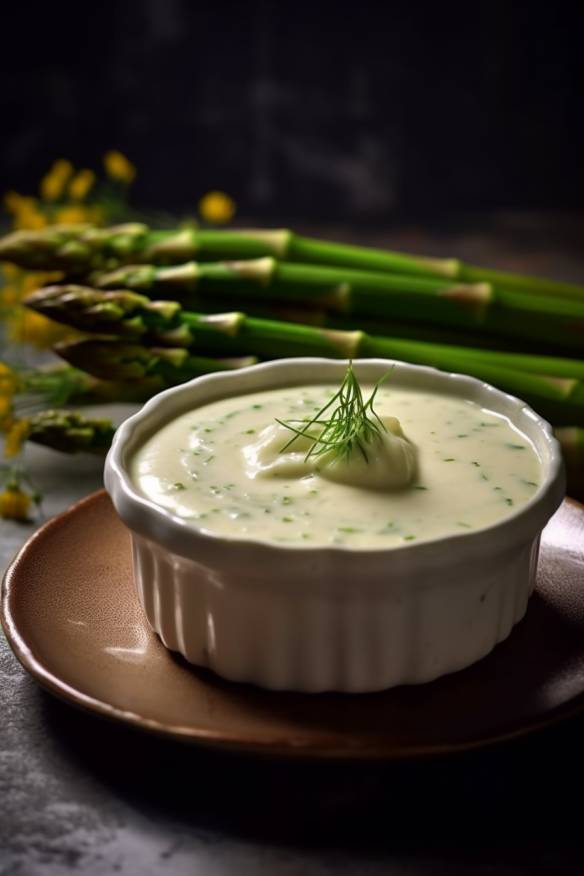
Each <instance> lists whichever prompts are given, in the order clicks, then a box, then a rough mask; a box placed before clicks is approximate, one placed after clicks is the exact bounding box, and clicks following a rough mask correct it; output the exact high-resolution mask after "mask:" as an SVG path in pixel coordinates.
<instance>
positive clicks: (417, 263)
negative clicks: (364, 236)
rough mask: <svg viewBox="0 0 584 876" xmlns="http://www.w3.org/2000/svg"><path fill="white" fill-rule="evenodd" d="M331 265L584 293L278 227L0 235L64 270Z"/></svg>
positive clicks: (26, 264) (29, 262)
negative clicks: (250, 262)
mask: <svg viewBox="0 0 584 876" xmlns="http://www.w3.org/2000/svg"><path fill="white" fill-rule="evenodd" d="M265 256H271V257H273V258H275V259H278V260H279V261H282V262H284V261H285V262H288V261H290V262H303V263H305V264H316V265H335V266H338V267H341V268H355V269H358V270H363V271H375V272H383V273H384V272H387V273H390V274H398V275H405V276H407V275H417V276H420V277H438V278H447V279H448V280H455V281H457V282H462V283H492V284H494V285H495V286H498V287H501V288H504V289H513V290H517V291H526V292H528V293H529V294H531V295H545V296H547V295H551V296H554V297H563V298H573V299H575V300H578V301H582V300H584V287H582V286H578V285H575V284H572V283H561V282H558V281H556V280H547V279H542V278H539V277H525V276H522V275H520V274H510V273H505V272H502V271H493V270H490V269H488V268H479V267H476V266H473V265H466V264H464V263H463V262H461V261H459V259H454V258H449V259H437V258H427V257H423V256H416V255H408V254H405V253H401V252H392V251H390V250H382V249H374V248H372V247H365V246H351V245H349V244H346V243H334V242H331V241H325V240H316V239H314V238H310V237H302V236H300V235H298V234H295V233H294V232H292V231H289V230H284V229H276V230H271V229H267V230H266V229H230V230H227V231H226V230H209V229H199V228H185V229H179V230H173V231H153V230H152V229H150V228H148V226H147V225H143V224H141V223H130V224H126V225H118V226H115V227H112V228H96V227H94V226H90V225H60V226H59V225H56V226H53V227H51V228H48V229H43V230H42V231H16V232H14V233H12V234H9V235H7V236H6V237H5V238H4V239H3V240H2V241H0V261H8V262H13V263H14V264H17V265H20V266H21V267H23V268H28V269H30V270H63V271H65V272H67V273H70V274H79V273H83V274H87V273H88V272H89V271H91V270H94V269H96V268H97V269H103V268H104V267H105V268H111V267H116V266H117V265H120V264H127V263H129V262H132V261H133V262H140V263H148V262H152V263H153V264H162V265H168V264H170V265H173V264H180V263H182V262H185V261H189V260H190V259H194V258H196V259H200V260H203V261H206V260H217V259H221V260H224V259H229V260H232V259H257V258H262V257H265Z"/></svg>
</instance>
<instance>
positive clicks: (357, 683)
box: [105, 359, 565, 692]
mask: <svg viewBox="0 0 584 876" xmlns="http://www.w3.org/2000/svg"><path fill="white" fill-rule="evenodd" d="M393 364H394V363H393V362H390V361H388V360H382V359H369V360H359V361H357V362H356V363H354V367H355V370H356V373H357V376H358V377H359V379H360V380H362V381H367V382H369V381H375V380H377V379H378V378H379V377H380V376H381V375H382V374H384V373H385V372H386V371H387V370H388V368H389V367H391V365H393ZM396 366H397V367H396V368H395V369H394V371H393V376H392V384H393V385H394V386H396V385H397V386H400V387H408V388H421V389H424V390H427V391H437V392H442V393H448V394H451V395H454V396H457V397H462V398H465V399H471V400H473V401H475V402H478V403H479V404H480V405H483V406H485V407H487V408H489V409H491V410H493V411H497V412H498V413H501V414H504V415H506V416H507V417H509V419H510V420H511V421H512V422H513V423H514V424H515V425H516V426H517V427H518V428H519V429H520V430H521V431H522V432H523V433H524V434H526V435H527V436H528V437H529V438H530V439H531V440H532V441H533V443H534V444H535V447H536V448H537V451H538V453H539V455H540V458H541V462H542V467H543V472H542V480H541V485H540V487H539V488H538V490H537V491H536V494H535V495H534V496H533V498H532V499H531V500H530V501H529V502H528V503H527V504H526V505H524V506H523V507H522V508H520V509H519V510H518V511H516V512H515V513H513V514H511V515H509V516H508V517H507V518H505V519H504V520H502V521H501V522H499V523H497V524H495V525H493V526H489V527H487V528H485V529H482V530H479V531H474V532H468V533H466V532H465V533H460V534H456V535H452V536H449V537H446V538H440V539H436V540H434V541H429V542H421V543H419V544H418V543H408V544H406V545H403V546H400V547H396V548H382V549H370V550H366V549H354V548H348V547H340V546H339V547H337V546H334V547H306V546H304V545H301V546H300V545H299V546H288V545H286V546H283V545H280V544H274V543H270V542H268V541H262V540H259V539H258V540H255V541H249V540H243V539H236V538H229V537H225V536H218V535H211V534H208V533H205V532H203V531H199V530H197V529H196V528H193V525H192V523H186V522H185V521H184V520H181V519H180V518H179V517H176V516H174V515H173V514H171V513H170V512H169V511H167V510H165V509H163V508H161V507H159V506H158V505H156V504H154V503H153V502H152V501H150V500H149V499H148V498H146V497H145V496H144V495H142V494H141V493H140V492H139V491H138V489H137V488H136V487H135V486H134V485H133V483H132V481H131V479H130V476H129V474H128V462H129V460H130V459H131V457H132V454H133V453H134V452H135V450H136V449H137V448H138V447H139V446H140V445H141V443H142V442H143V441H144V440H145V439H146V438H147V437H149V436H150V435H151V434H153V433H154V432H155V431H157V430H158V429H159V428H160V427H161V426H162V425H163V424H165V423H166V422H168V421H169V420H171V419H173V418H175V417H177V416H178V415H180V414H182V413H184V412H185V411H187V410H191V409H193V408H196V407H199V406H201V405H204V404H207V403H208V402H212V401H215V400H217V399H220V398H225V397H227V396H235V395H241V394H244V393H249V392H257V391H259V390H262V389H271V388H275V387H279V386H281V387H287V386H294V385H300V384H309V383H323V382H333V383H339V382H340V381H341V379H342V377H343V375H344V372H345V369H346V367H347V362H343V361H335V360H329V359H282V360H279V361H275V362H269V363H267V364H263V365H255V366H252V367H250V368H244V369H241V370H237V371H231V372H221V373H217V374H211V375H208V376H205V377H200V378H197V379H196V380H193V381H191V382H190V383H186V384H183V385H182V386H177V387H175V388H173V389H169V390H166V391H165V392H162V393H160V394H159V395H157V396H155V397H154V398H153V399H151V400H150V401H149V402H148V403H147V404H146V405H145V406H144V407H143V408H142V410H141V411H139V413H137V414H136V415H135V416H133V417H131V418H130V419H129V420H127V421H126V422H125V423H124V424H123V425H122V426H121V427H120V428H119V429H118V431H117V433H116V436H115V439H114V443H113V446H112V448H111V450H110V453H109V455H108V458H107V461H106V467H105V485H106V488H107V490H108V492H109V494H110V496H111V498H112V500H113V503H114V506H115V508H116V511H117V513H118V514H119V516H120V517H121V519H122V520H123V521H124V523H125V524H126V525H127V526H128V528H129V529H130V532H131V534H132V542H133V551H134V573H135V579H136V586H137V590H138V594H139V597H140V600H141V602H142V605H143V607H144V610H145V613H146V617H147V618H148V621H149V623H150V625H151V626H152V628H153V629H154V630H155V631H156V632H157V633H158V635H159V636H160V638H161V639H162V641H163V643H164V644H165V645H166V647H167V648H170V649H172V650H173V651H179V652H180V653H181V654H183V655H184V657H186V659H187V660H189V661H190V662H191V663H195V664H197V665H199V666H205V667H209V668H210V669H212V670H214V671H215V672H217V673H218V674H219V675H221V676H223V677H224V678H227V679H230V680H234V681H247V682H253V683H255V684H258V685H261V686H262V687H267V688H273V689H276V690H296V691H313V692H317V691H327V690H336V691H347V692H365V691H375V690H381V689H384V688H387V687H391V686H394V685H398V684H414V683H419V682H425V681H430V680H431V679H434V678H437V677H438V676H440V675H444V674H445V673H449V672H454V671H455V670H458V669H462V668H463V667H465V666H469V665H470V664H471V663H474V662H475V661H476V660H478V659H479V658H481V657H483V656H484V655H485V654H488V653H489V651H491V649H492V648H493V647H494V646H495V645H496V644H497V643H498V642H501V641H502V640H503V639H505V638H506V637H507V636H508V635H509V633H510V631H511V629H512V627H513V625H514V624H516V623H517V622H518V621H519V620H520V619H521V618H522V617H523V615H524V613H525V610H526V607H527V601H528V599H529V596H530V595H531V592H532V590H533V587H534V584H535V571H536V565H537V556H538V548H539V539H540V535H541V531H542V529H543V527H544V526H545V524H546V523H547V522H548V520H549V518H550V517H551V516H552V514H553V513H554V512H555V511H556V509H557V508H558V506H559V505H560V503H561V501H562V498H563V496H564V489H565V484H564V473H563V466H562V461H561V454H560V450H559V446H558V444H557V442H556V440H555V439H554V437H553V435H552V431H551V427H550V426H549V424H548V423H546V422H545V420H542V419H541V417H539V416H538V415H537V414H535V413H534V411H533V410H531V408H529V407H528V406H527V405H526V404H524V403H523V402H521V401H519V400H518V399H516V398H514V397H512V396H509V395H506V394H504V393H502V392H500V391H498V390H496V389H494V388H493V387H491V386H489V385H488V384H486V383H482V382H481V381H478V380H475V379H474V378H471V377H466V376H463V375H460V374H446V373H444V372H441V371H437V370H435V369H433V368H424V367H420V366H416V365H409V364H406V363H402V362H398V363H396Z"/></svg>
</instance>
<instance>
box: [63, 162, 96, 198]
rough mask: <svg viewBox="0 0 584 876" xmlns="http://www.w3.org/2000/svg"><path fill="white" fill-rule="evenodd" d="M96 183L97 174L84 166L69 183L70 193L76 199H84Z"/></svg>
mask: <svg viewBox="0 0 584 876" xmlns="http://www.w3.org/2000/svg"><path fill="white" fill-rule="evenodd" d="M94 184H95V174H94V172H93V171H92V170H89V169H88V168H84V169H83V170H80V171H78V172H77V173H76V174H75V176H74V177H73V179H72V180H71V182H70V183H69V195H70V196H71V198H73V200H74V201H83V200H84V198H86V197H87V195H88V194H89V192H90V191H91V189H92V188H93V186H94Z"/></svg>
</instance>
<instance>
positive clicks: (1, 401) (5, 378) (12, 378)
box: [0, 362, 19, 431]
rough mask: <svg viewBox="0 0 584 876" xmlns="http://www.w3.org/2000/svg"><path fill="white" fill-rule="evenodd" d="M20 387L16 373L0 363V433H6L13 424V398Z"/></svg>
mask: <svg viewBox="0 0 584 876" xmlns="http://www.w3.org/2000/svg"><path fill="white" fill-rule="evenodd" d="M18 385H19V382H18V378H17V376H16V374H15V373H14V371H13V370H12V369H11V368H9V367H8V365H5V364H4V362H0V431H5V429H6V428H7V427H8V425H9V424H11V423H12V398H13V396H14V393H15V392H16V391H17V389H18Z"/></svg>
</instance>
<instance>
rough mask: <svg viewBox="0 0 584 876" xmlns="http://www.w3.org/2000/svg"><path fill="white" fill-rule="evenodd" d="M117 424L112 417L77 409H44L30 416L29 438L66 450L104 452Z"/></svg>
mask: <svg viewBox="0 0 584 876" xmlns="http://www.w3.org/2000/svg"><path fill="white" fill-rule="evenodd" d="M114 432H115V427H114V425H113V424H112V422H111V420H108V419H104V418H97V417H85V416H83V415H82V414H80V413H78V412H76V411H69V410H58V409H56V410H48V411H40V412H39V413H37V414H35V415H34V416H32V417H30V419H29V420H28V433H27V440H28V441H33V442H34V443H35V444H42V445H44V446H45V447H51V448H52V449H53V450H60V451H61V452H63V453H79V452H81V451H85V452H86V453H95V454H99V455H101V454H104V453H106V452H107V450H108V449H109V446H110V444H111V442H112V438H113V436H114Z"/></svg>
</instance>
